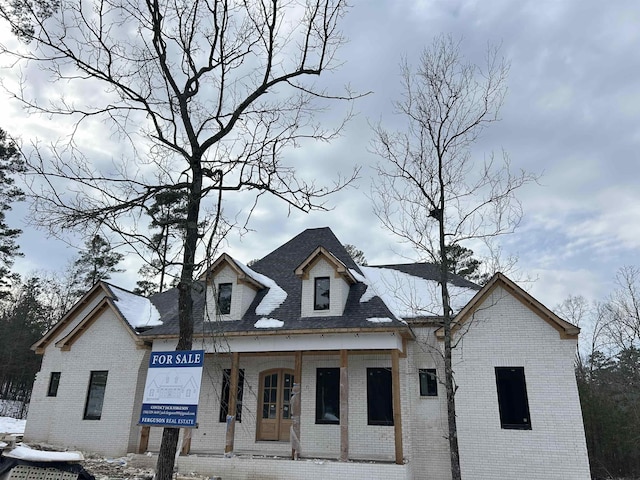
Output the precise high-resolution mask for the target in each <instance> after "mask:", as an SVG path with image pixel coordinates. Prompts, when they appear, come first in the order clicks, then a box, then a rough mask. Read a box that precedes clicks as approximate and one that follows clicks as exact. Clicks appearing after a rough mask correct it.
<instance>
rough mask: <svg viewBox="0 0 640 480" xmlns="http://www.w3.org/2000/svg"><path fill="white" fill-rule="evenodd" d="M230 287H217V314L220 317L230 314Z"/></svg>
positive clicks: (228, 285) (222, 284) (223, 284)
mask: <svg viewBox="0 0 640 480" xmlns="http://www.w3.org/2000/svg"><path fill="white" fill-rule="evenodd" d="M231 287H232V285H231V284H230V283H221V284H219V285H218V313H220V314H221V315H228V314H229V313H231Z"/></svg>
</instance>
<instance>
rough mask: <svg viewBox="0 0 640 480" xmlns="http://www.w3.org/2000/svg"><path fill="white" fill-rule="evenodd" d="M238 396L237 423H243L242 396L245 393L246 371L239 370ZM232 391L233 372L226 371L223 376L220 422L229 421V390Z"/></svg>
mask: <svg viewBox="0 0 640 480" xmlns="http://www.w3.org/2000/svg"><path fill="white" fill-rule="evenodd" d="M238 377H239V378H238V396H237V397H236V422H242V394H243V392H244V369H242V368H241V369H240V370H238ZM230 389H231V370H230V369H228V368H225V369H224V373H223V375H222V396H221V397H220V419H219V420H220V422H226V421H227V414H228V413H229V390H230Z"/></svg>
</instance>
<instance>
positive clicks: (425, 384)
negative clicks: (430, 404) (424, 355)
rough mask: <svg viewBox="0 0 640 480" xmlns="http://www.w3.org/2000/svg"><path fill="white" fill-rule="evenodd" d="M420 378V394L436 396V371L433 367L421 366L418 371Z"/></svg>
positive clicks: (422, 395)
mask: <svg viewBox="0 0 640 480" xmlns="http://www.w3.org/2000/svg"><path fill="white" fill-rule="evenodd" d="M418 376H419V378H420V396H421V397H437V396H438V373H437V372H436V369H435V368H421V369H420V370H419V371H418Z"/></svg>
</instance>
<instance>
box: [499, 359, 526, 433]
mask: <svg viewBox="0 0 640 480" xmlns="http://www.w3.org/2000/svg"><path fill="white" fill-rule="evenodd" d="M496 385H497V387H498V407H499V409H500V423H501V425H502V428H508V429H514V430H531V418H530V417H529V400H528V399H527V385H526V383H525V379H524V367H496Z"/></svg>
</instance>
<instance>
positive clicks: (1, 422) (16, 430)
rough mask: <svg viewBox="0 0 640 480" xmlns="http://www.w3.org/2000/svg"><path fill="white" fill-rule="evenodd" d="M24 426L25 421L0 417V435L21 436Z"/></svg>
mask: <svg viewBox="0 0 640 480" xmlns="http://www.w3.org/2000/svg"><path fill="white" fill-rule="evenodd" d="M26 425H27V421H26V420H19V419H17V418H11V417H0V434H2V433H11V434H16V435H22V434H24V427H25V426H26Z"/></svg>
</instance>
